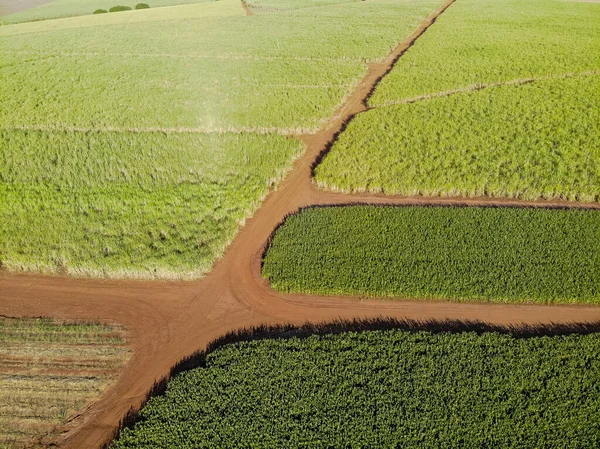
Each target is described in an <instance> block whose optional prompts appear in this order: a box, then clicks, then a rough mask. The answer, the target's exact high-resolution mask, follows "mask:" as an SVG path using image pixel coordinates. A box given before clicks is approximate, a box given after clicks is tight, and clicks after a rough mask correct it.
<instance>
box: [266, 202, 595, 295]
mask: <svg viewBox="0 0 600 449" xmlns="http://www.w3.org/2000/svg"><path fill="white" fill-rule="evenodd" d="M599 242H600V211H585V210H562V209H522V208H490V207H461V208H450V207H377V206H351V207H324V208H313V209H306V210H304V211H301V212H300V213H299V214H297V215H293V216H291V217H289V218H288V219H287V220H286V222H285V224H284V225H283V226H281V227H280V228H279V229H278V230H277V231H276V233H275V235H274V238H273V240H272V243H271V245H270V247H269V249H268V251H267V254H266V256H265V258H264V263H263V270H262V273H263V276H265V277H266V278H267V279H268V280H269V281H270V282H271V285H272V286H273V287H274V288H275V289H277V290H280V291H283V292H307V293H323V294H348V295H363V296H370V297H373V296H390V297H400V298H415V299H418V298H428V299H442V298H443V299H452V300H475V301H479V300H482V301H494V302H543V303H596V304H597V303H600V278H599V277H598V272H599V270H600V243H599Z"/></svg>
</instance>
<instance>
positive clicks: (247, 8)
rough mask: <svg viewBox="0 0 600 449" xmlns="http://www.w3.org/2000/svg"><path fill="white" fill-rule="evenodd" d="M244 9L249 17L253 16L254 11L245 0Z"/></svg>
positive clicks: (243, 2)
mask: <svg viewBox="0 0 600 449" xmlns="http://www.w3.org/2000/svg"><path fill="white" fill-rule="evenodd" d="M242 8H244V12H245V13H246V15H247V16H251V15H252V14H253V13H252V10H251V9H250V7H249V6H248V3H246V2H245V0H242Z"/></svg>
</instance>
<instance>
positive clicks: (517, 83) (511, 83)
mask: <svg viewBox="0 0 600 449" xmlns="http://www.w3.org/2000/svg"><path fill="white" fill-rule="evenodd" d="M597 75H600V69H595V70H586V71H584V72H568V73H561V74H558V75H542V76H534V77H530V78H516V79H513V80H508V81H498V82H494V83H485V84H484V83H479V84H472V85H470V86H466V87H460V88H458V89H451V90H444V91H440V92H434V93H430V94H423V95H418V96H416V97H410V98H404V99H400V100H388V101H384V102H383V103H380V104H376V105H373V106H370V107H369V108H368V109H367V110H368V111H371V110H373V109H380V108H386V107H389V106H397V105H401V104H412V103H418V102H420V101H424V100H430V99H433V98H443V97H450V96H453V95H458V94H465V93H470V92H478V91H480V90H485V89H490V88H494V87H502V86H522V85H525V84H531V83H536V82H538V81H547V80H561V79H567V78H575V77H579V76H580V77H588V76H597Z"/></svg>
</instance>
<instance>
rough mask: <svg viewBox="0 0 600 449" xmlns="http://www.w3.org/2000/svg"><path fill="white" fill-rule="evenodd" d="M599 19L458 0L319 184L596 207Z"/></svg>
mask: <svg viewBox="0 0 600 449" xmlns="http://www.w3.org/2000/svg"><path fill="white" fill-rule="evenodd" d="M599 22H600V8H598V7H597V5H593V4H585V3H572V2H563V1H557V0H549V1H537V0H526V1H513V0H499V1H487V0H478V1H471V0H460V1H457V2H456V3H455V4H453V5H452V6H451V7H450V8H449V9H448V10H447V11H446V12H445V13H444V14H443V15H442V16H441V17H440V18H439V19H438V20H437V21H436V23H435V24H434V25H433V26H432V27H431V28H430V29H429V30H428V31H427V32H426V33H425V34H424V35H423V36H422V37H421V38H419V40H418V41H417V42H416V43H415V45H414V46H413V47H412V48H410V49H409V50H408V51H407V53H406V54H405V55H404V56H403V57H402V58H400V60H399V61H398V64H396V66H395V67H394V69H393V70H392V71H391V73H390V74H389V75H388V76H386V77H385V78H384V79H383V81H382V82H381V84H380V85H379V86H378V87H377V89H376V90H375V92H374V94H373V96H372V97H371V98H370V100H369V105H370V106H371V108H373V109H372V110H370V111H368V112H365V113H363V114H360V115H359V116H358V117H356V119H355V120H353V121H352V123H350V125H349V126H348V128H347V130H346V131H345V132H344V133H343V134H342V135H341V136H340V138H339V140H338V141H337V142H336V144H335V145H334V146H333V149H332V150H331V152H330V153H329V154H328V155H327V156H326V157H325V158H324V160H323V162H322V163H321V165H320V166H319V167H317V169H316V171H315V179H316V182H317V184H318V185H319V186H320V187H321V188H325V189H330V190H337V191H367V192H374V193H379V192H383V193H387V194H400V195H428V196H438V195H439V196H478V195H486V196H494V197H512V198H521V199H537V198H547V199H553V198H558V199H567V200H580V201H598V200H599V192H600V184H599V180H600V171H599V170H598V167H597V163H596V160H597V159H598V156H599V154H598V151H599V149H600V28H599V27H598V26H597V24H598V23H599ZM503 84H504V85H503ZM480 89H483V90H480ZM478 90H480V91H478Z"/></svg>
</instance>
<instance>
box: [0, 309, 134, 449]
mask: <svg viewBox="0 0 600 449" xmlns="http://www.w3.org/2000/svg"><path fill="white" fill-rule="evenodd" d="M125 338H126V333H125V330H124V329H123V328H121V327H119V326H106V325H99V324H90V323H64V322H59V321H53V320H49V319H12V318H2V317H0V448H2V449H17V448H22V447H25V446H26V447H38V446H37V445H33V446H32V445H31V444H32V442H34V441H37V440H39V439H40V438H42V437H44V436H47V435H48V434H51V433H52V431H53V429H54V428H55V427H56V426H57V425H59V424H61V423H63V422H65V421H66V420H68V419H69V418H70V417H71V416H72V415H73V414H75V413H77V412H80V411H81V410H82V409H83V408H85V406H86V404H89V402H90V401H92V400H93V399H95V398H97V397H98V396H99V395H100V394H101V393H102V391H104V390H105V389H106V388H107V387H108V385H110V384H111V383H112V382H113V381H114V380H115V379H116V378H117V377H118V374H119V370H120V368H121V366H122V365H123V363H125V361H126V360H127V358H128V357H129V355H130V353H129V351H128V349H127V347H126V346H125Z"/></svg>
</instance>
